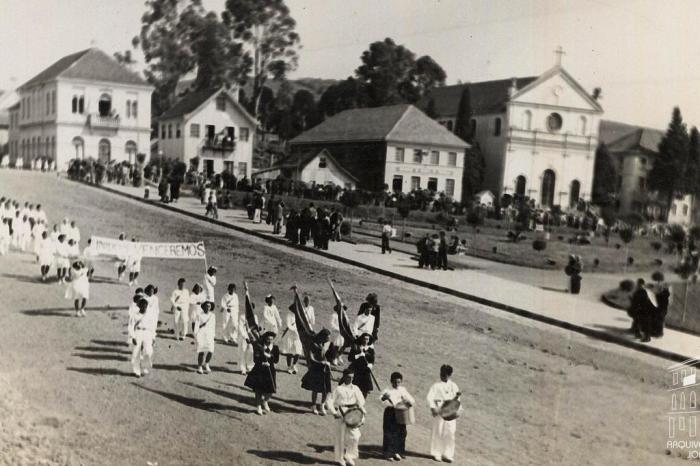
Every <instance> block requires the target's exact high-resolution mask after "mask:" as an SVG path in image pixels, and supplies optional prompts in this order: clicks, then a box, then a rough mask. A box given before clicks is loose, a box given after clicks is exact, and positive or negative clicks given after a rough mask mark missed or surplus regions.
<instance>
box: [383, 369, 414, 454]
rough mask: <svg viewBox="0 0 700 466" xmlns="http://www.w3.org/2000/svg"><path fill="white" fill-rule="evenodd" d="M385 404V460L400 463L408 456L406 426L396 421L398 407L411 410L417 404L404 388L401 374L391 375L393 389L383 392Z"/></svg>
mask: <svg viewBox="0 0 700 466" xmlns="http://www.w3.org/2000/svg"><path fill="white" fill-rule="evenodd" d="M381 400H382V403H383V404H384V406H385V408H384V422H383V424H382V427H383V431H384V439H383V442H382V450H383V451H384V458H386V459H387V460H389V461H399V460H402V459H403V458H404V456H405V455H406V433H407V432H406V425H405V424H399V423H398V422H397V419H396V405H398V404H399V403H402V404H403V405H405V407H407V408H410V407H411V406H413V405H414V404H415V403H416V400H414V399H413V397H412V396H411V394H410V393H408V390H406V389H405V388H404V386H403V376H402V375H401V373H400V372H394V373H392V374H391V388H386V389H385V390H384V391H383V392H382V398H381Z"/></svg>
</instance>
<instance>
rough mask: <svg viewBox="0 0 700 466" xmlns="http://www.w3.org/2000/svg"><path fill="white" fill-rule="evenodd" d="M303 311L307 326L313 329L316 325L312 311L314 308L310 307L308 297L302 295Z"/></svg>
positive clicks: (314, 314)
mask: <svg viewBox="0 0 700 466" xmlns="http://www.w3.org/2000/svg"><path fill="white" fill-rule="evenodd" d="M303 302H304V311H305V312H306V319H307V320H308V321H309V324H311V326H312V327H313V326H314V325H316V313H315V311H314V307H313V306H312V305H311V299H310V298H309V295H306V294H305V295H304V301H303Z"/></svg>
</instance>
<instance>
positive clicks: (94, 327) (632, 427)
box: [0, 170, 678, 466]
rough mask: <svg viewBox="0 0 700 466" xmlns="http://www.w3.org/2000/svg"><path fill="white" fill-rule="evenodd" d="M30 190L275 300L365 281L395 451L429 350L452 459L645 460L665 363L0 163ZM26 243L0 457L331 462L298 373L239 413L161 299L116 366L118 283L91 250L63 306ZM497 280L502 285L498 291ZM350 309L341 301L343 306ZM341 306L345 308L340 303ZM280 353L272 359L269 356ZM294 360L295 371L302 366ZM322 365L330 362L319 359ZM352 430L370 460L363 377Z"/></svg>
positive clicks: (0, 402) (16, 267)
mask: <svg viewBox="0 0 700 466" xmlns="http://www.w3.org/2000/svg"><path fill="white" fill-rule="evenodd" d="M2 195H11V196H12V197H15V198H17V199H19V200H28V201H31V202H41V203H42V204H43V205H44V207H45V210H46V211H47V213H48V215H49V219H50V221H51V222H58V221H60V220H61V219H62V218H63V217H65V216H67V217H70V218H72V219H76V220H77V222H78V225H79V227H80V228H81V232H82V237H83V242H84V241H85V240H86V239H87V237H88V236H90V235H91V234H95V235H101V236H108V237H116V236H117V235H118V234H119V232H122V231H124V232H127V234H128V235H129V236H136V237H138V238H139V239H141V240H143V241H195V240H196V241H199V240H203V241H204V242H205V244H206V248H207V251H208V253H207V256H208V259H209V263H210V264H215V265H217V266H218V267H219V286H218V287H217V295H218V296H220V295H221V294H222V293H223V292H224V290H225V284H226V283H228V282H231V281H233V282H236V283H237V284H241V283H242V281H243V280H244V279H246V280H248V282H249V283H250V286H251V291H252V295H253V299H254V301H256V302H257V303H259V306H262V298H263V296H264V295H265V294H267V293H270V292H271V293H273V294H275V296H277V297H278V305H279V307H280V309H281V310H283V311H285V310H286V307H287V306H288V305H289V304H290V303H291V295H290V292H289V286H290V285H292V284H293V283H296V284H297V285H298V286H299V287H300V289H301V290H302V291H304V292H307V293H309V294H310V295H311V298H312V304H313V305H314V306H315V308H316V314H317V316H318V320H320V322H321V323H322V324H325V325H326V326H328V325H329V321H330V314H331V305H332V297H331V294H330V292H329V290H328V289H327V285H326V278H327V277H330V278H332V279H333V280H334V281H335V282H336V284H337V287H338V290H339V292H340V293H341V294H342V295H343V297H344V298H345V300H346V302H347V303H348V304H350V305H351V309H352V310H355V309H357V308H358V307H359V304H360V303H361V302H362V300H363V298H364V297H365V295H366V294H367V293H368V292H369V291H376V292H377V293H378V295H379V299H380V304H381V305H382V311H383V312H382V328H381V331H380V341H379V342H378V344H377V355H378V358H377V363H376V365H375V369H376V374H377V376H378V378H379V380H380V382H381V383H383V384H385V383H388V378H389V374H390V373H391V372H393V371H395V370H399V371H401V372H402V373H403V374H404V379H405V384H406V386H407V388H408V389H409V390H410V391H411V392H412V393H413V394H414V396H415V397H416V398H417V399H418V400H419V401H420V403H419V407H418V409H417V419H418V422H417V424H416V425H414V426H411V427H409V436H408V444H407V447H408V450H409V451H410V452H412V454H411V456H409V458H408V459H407V460H405V461H403V462H402V463H405V464H407V465H418V464H426V463H427V462H432V460H430V458H429V457H428V456H427V454H426V453H427V449H428V444H429V435H430V430H429V428H430V427H429V426H430V423H429V413H428V410H427V408H426V406H425V402H424V400H425V395H426V393H427V390H428V388H429V386H430V384H431V383H433V382H434V381H435V380H436V379H437V372H438V368H439V366H440V365H441V364H443V363H450V364H452V365H453V366H454V367H455V377H454V380H455V381H456V382H457V383H458V384H459V386H460V388H461V390H462V392H463V394H464V396H463V402H464V405H465V408H466V411H465V415H464V417H462V418H461V419H460V420H459V424H458V432H457V444H458V447H457V459H456V464H504V463H510V464H516V463H517V464H538V465H540V464H553V465H554V464H557V465H559V464H635V465H639V464H655V465H656V464H663V463H665V462H677V461H678V460H677V459H675V458H673V457H672V456H668V455H666V452H665V444H666V440H667V422H668V421H667V416H666V412H667V410H668V404H669V397H668V393H667V392H666V383H665V382H666V381H665V375H666V374H665V371H664V368H665V367H666V366H667V365H668V363H667V362H666V361H663V360H660V359H658V358H654V357H649V356H644V355H640V354H637V353H635V352H633V351H630V350H627V349H624V348H620V347H617V346H612V345H607V344H604V343H601V342H598V341H594V340H590V339H588V338H586V337H583V336H580V335H573V334H570V333H568V332H565V331H563V330H559V329H556V328H551V327H547V326H545V325H543V324H537V323H532V322H529V321H527V320H524V319H521V318H517V317H515V316H505V315H503V314H500V313H498V311H494V310H489V309H486V308H483V307H480V306H476V305H473V304H469V303H466V302H464V301H461V300H459V299H457V298H452V297H448V296H444V295H440V294H438V293H434V292H430V291H427V290H424V289H421V288H418V287H415V286H411V285H407V284H404V283H402V282H400V281H396V280H390V279H386V278H384V277H380V276H377V275H374V274H371V273H369V272H366V271H362V270H359V269H356V268H352V267H348V266H344V265H341V264H338V263H337V262H333V261H330V260H327V259H323V258H319V257H316V256H314V255H310V254H306V253H304V252H300V251H293V250H289V249H286V248H284V247H281V246H276V245H271V244H269V243H265V242H264V241H262V240H258V239H251V238H248V237H245V236H243V235H241V234H238V233H233V232H230V231H228V230H225V229H223V228H219V227H214V226H211V225H208V224H204V223H201V222H198V221H195V220H190V219H187V218H184V217H180V216H177V215H176V214H173V213H168V212H164V211H162V210H158V209H156V208H153V207H149V206H144V205H141V204H139V203H136V202H133V201H127V200H124V199H122V198H118V197H115V196H113V195H109V194H106V193H104V192H101V191H98V190H96V189H94V188H90V187H87V186H82V185H76V184H73V183H70V182H68V181H64V180H59V179H57V178H56V177H55V175H42V174H37V173H25V172H15V171H8V170H0V196H2ZM38 269H39V267H38V265H37V264H36V263H35V262H34V259H33V257H32V256H31V255H29V254H20V253H17V252H13V253H11V254H9V255H7V256H4V257H0V289H2V301H1V304H0V348H1V349H2V354H3V357H2V358H0V393H2V396H0V464H13V465H14V464H27V465H29V464H31V465H33V464H71V465H72V464H86V465H93V464H94V465H112V464H114V465H147V464H156V463H157V464H158V465H159V466H164V465H218V464H232V465H233V464H235V465H248V464H251V465H252V464H278V463H283V462H287V463H292V464H333V463H332V460H333V454H332V441H333V439H332V429H333V426H334V421H333V419H332V418H331V417H328V416H327V417H321V416H314V415H313V414H311V413H310V412H309V407H308V398H309V397H308V393H307V392H305V391H303V390H302V389H301V388H300V378H301V374H297V375H289V374H287V373H280V374H279V376H278V385H279V388H278V394H277V396H276V397H275V398H274V402H273V403H272V404H271V405H272V408H273V410H275V411H276V412H275V413H274V414H271V415H267V416H263V417H260V416H257V415H255V414H253V406H252V401H253V394H252V393H251V392H250V391H248V390H247V389H245V388H244V387H243V380H244V378H243V377H242V376H241V375H240V374H238V373H237V372H238V368H237V365H236V363H235V361H236V360H237V349H236V348H235V347H233V346H230V345H224V344H223V343H221V342H220V341H219V343H220V344H218V345H217V348H216V352H215V354H214V359H213V364H212V366H213V369H214V372H213V373H212V374H210V375H198V374H197V373H196V372H194V363H195V357H196V355H195V350H194V346H193V345H192V344H191V341H190V340H187V341H185V342H178V341H176V340H174V339H173V338H172V337H171V336H170V335H169V333H168V332H169V330H170V328H171V327H172V314H169V313H167V312H162V313H161V321H162V322H163V325H162V326H161V327H160V331H159V333H160V335H159V338H158V340H157V344H156V350H155V351H156V353H155V370H154V371H153V373H152V374H150V375H149V376H147V377H145V378H141V379H137V378H135V377H133V376H132V375H131V374H130V366H129V362H128V357H129V356H128V349H127V347H126V344H125V340H126V337H125V331H126V306H127V304H128V301H129V299H130V295H131V292H130V290H129V288H128V286H126V285H124V284H118V283H114V281H113V279H114V276H115V269H114V266H113V265H112V264H110V263H105V264H101V265H99V266H98V269H97V274H96V275H97V279H96V281H95V283H93V284H92V288H91V295H92V299H91V300H90V302H89V303H88V310H87V314H88V315H87V317H86V318H83V319H79V318H75V317H73V313H72V310H71V303H70V302H68V301H67V300H64V299H63V291H64V289H63V287H62V286H59V285H57V284H55V283H50V284H49V283H41V282H40V281H38V280H37V277H38V275H39V274H38ZM203 273H204V270H203V264H201V263H198V262H196V261H165V260H144V263H143V269H142V279H141V280H140V284H141V285H143V284H146V283H153V284H155V285H157V286H158V287H159V289H160V290H161V291H160V294H159V296H160V299H161V309H162V310H164V311H165V310H167V309H169V305H168V304H167V299H168V296H169V294H170V291H171V290H172V288H173V286H174V284H175V282H176V281H177V279H178V278H179V277H181V276H182V277H185V278H187V280H188V282H189V284H190V286H191V285H192V284H193V283H194V282H195V281H201V280H202V278H203ZM503 292H504V293H507V292H508V290H503ZM355 312H356V311H355ZM353 313H354V312H353ZM281 365H282V366H283V367H284V366H285V364H281ZM303 372H304V370H302V373H303ZM336 375H337V374H336ZM368 411H369V415H368V420H367V424H366V425H365V426H364V427H363V428H362V439H361V445H362V448H361V451H362V456H363V457H362V459H361V464H384V461H383V460H382V459H381V455H380V453H381V452H380V450H381V414H382V408H381V405H380V402H379V400H378V395H377V393H376V392H375V393H374V394H373V395H371V396H370V399H369V400H368Z"/></svg>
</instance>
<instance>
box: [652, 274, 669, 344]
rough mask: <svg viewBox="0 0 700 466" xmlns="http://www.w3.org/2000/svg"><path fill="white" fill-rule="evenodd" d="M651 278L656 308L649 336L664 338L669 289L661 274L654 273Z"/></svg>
mask: <svg viewBox="0 0 700 466" xmlns="http://www.w3.org/2000/svg"><path fill="white" fill-rule="evenodd" d="M651 278H652V280H654V281H655V282H656V286H655V287H654V293H655V294H656V302H657V304H658V307H657V308H656V312H655V313H654V315H653V316H652V319H651V325H650V332H649V333H650V336H652V337H655V338H659V337H662V336H664V323H665V321H666V314H667V313H668V305H669V302H670V300H671V288H670V287H669V285H668V283H666V282H665V281H664V278H665V277H664V274H663V273H661V272H654V274H653V275H652V276H651Z"/></svg>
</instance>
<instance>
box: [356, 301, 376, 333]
mask: <svg viewBox="0 0 700 466" xmlns="http://www.w3.org/2000/svg"><path fill="white" fill-rule="evenodd" d="M373 329H374V316H373V315H372V314H371V313H370V308H369V307H367V308H366V309H365V310H364V312H363V313H362V314H360V315H359V316H357V318H356V319H355V325H353V328H352V332H353V334H355V335H362V334H363V333H369V334H370V335H371V334H372V330H373Z"/></svg>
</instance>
